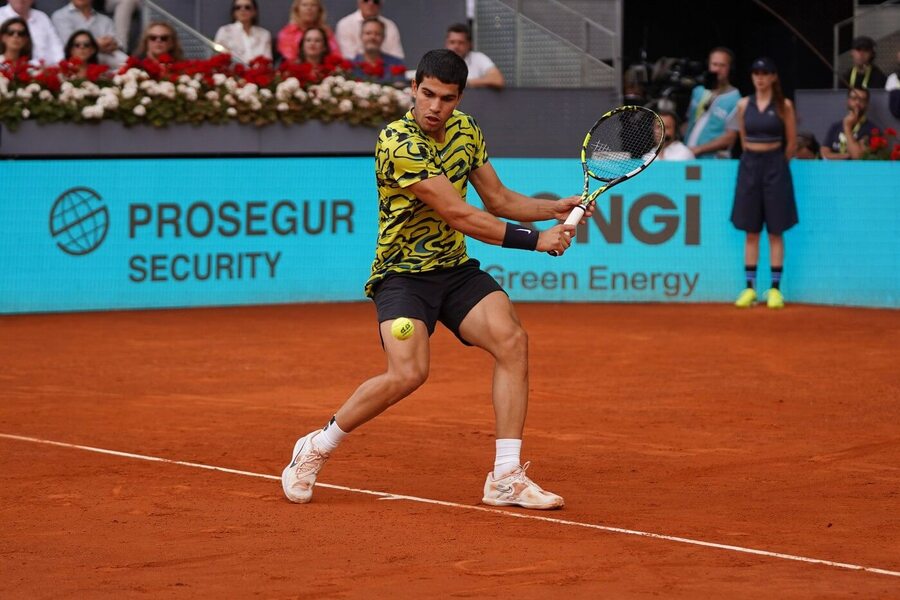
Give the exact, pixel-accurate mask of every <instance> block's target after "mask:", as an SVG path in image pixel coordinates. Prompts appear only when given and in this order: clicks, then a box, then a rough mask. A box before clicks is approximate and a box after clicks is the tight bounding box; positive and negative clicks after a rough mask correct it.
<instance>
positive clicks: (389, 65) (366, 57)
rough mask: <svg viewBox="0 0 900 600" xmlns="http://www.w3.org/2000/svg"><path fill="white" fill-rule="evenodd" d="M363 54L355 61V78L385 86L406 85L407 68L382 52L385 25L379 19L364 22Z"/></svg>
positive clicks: (400, 61) (362, 33) (362, 36)
mask: <svg viewBox="0 0 900 600" xmlns="http://www.w3.org/2000/svg"><path fill="white" fill-rule="evenodd" d="M360 39H361V41H362V46H363V52H362V54H357V55H356V57H355V58H354V59H353V76H354V77H356V78H357V79H365V80H367V81H374V82H376V83H381V84H385V85H391V84H393V85H398V86H402V85H404V84H406V67H405V66H404V65H403V61H402V60H400V59H399V58H397V57H396V56H391V55H390V54H385V53H384V52H382V51H381V44H382V43H383V42H384V23H382V22H381V21H380V20H379V19H378V18H377V17H369V18H367V19H364V20H363V23H362V31H360Z"/></svg>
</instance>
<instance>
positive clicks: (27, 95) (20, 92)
mask: <svg viewBox="0 0 900 600" xmlns="http://www.w3.org/2000/svg"><path fill="white" fill-rule="evenodd" d="M16 96H17V97H18V98H21V99H22V100H31V92H29V91H28V88H27V87H23V88H19V89H17V90H16Z"/></svg>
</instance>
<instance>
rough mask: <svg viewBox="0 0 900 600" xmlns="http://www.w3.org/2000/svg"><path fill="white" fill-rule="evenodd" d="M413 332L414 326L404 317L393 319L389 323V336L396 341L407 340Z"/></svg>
mask: <svg viewBox="0 0 900 600" xmlns="http://www.w3.org/2000/svg"><path fill="white" fill-rule="evenodd" d="M415 330H416V326H415V325H413V322H412V321H410V320H409V319H407V318H406V317H400V318H399V319H394V322H393V323H391V334H392V335H393V336H394V337H395V338H397V339H398V340H408V339H409V338H410V337H412V334H413V332H414V331H415Z"/></svg>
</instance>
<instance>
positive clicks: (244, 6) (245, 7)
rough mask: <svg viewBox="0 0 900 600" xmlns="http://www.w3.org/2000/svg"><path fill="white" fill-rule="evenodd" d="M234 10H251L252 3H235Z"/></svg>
mask: <svg viewBox="0 0 900 600" xmlns="http://www.w3.org/2000/svg"><path fill="white" fill-rule="evenodd" d="M234 10H253V5H252V4H236V5H235V7H234Z"/></svg>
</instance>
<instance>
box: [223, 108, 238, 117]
mask: <svg viewBox="0 0 900 600" xmlns="http://www.w3.org/2000/svg"><path fill="white" fill-rule="evenodd" d="M225 112H226V113H228V116H229V117H234V116H237V109H236V108H235V107H233V106H229V107H228V110H226V111H225Z"/></svg>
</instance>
